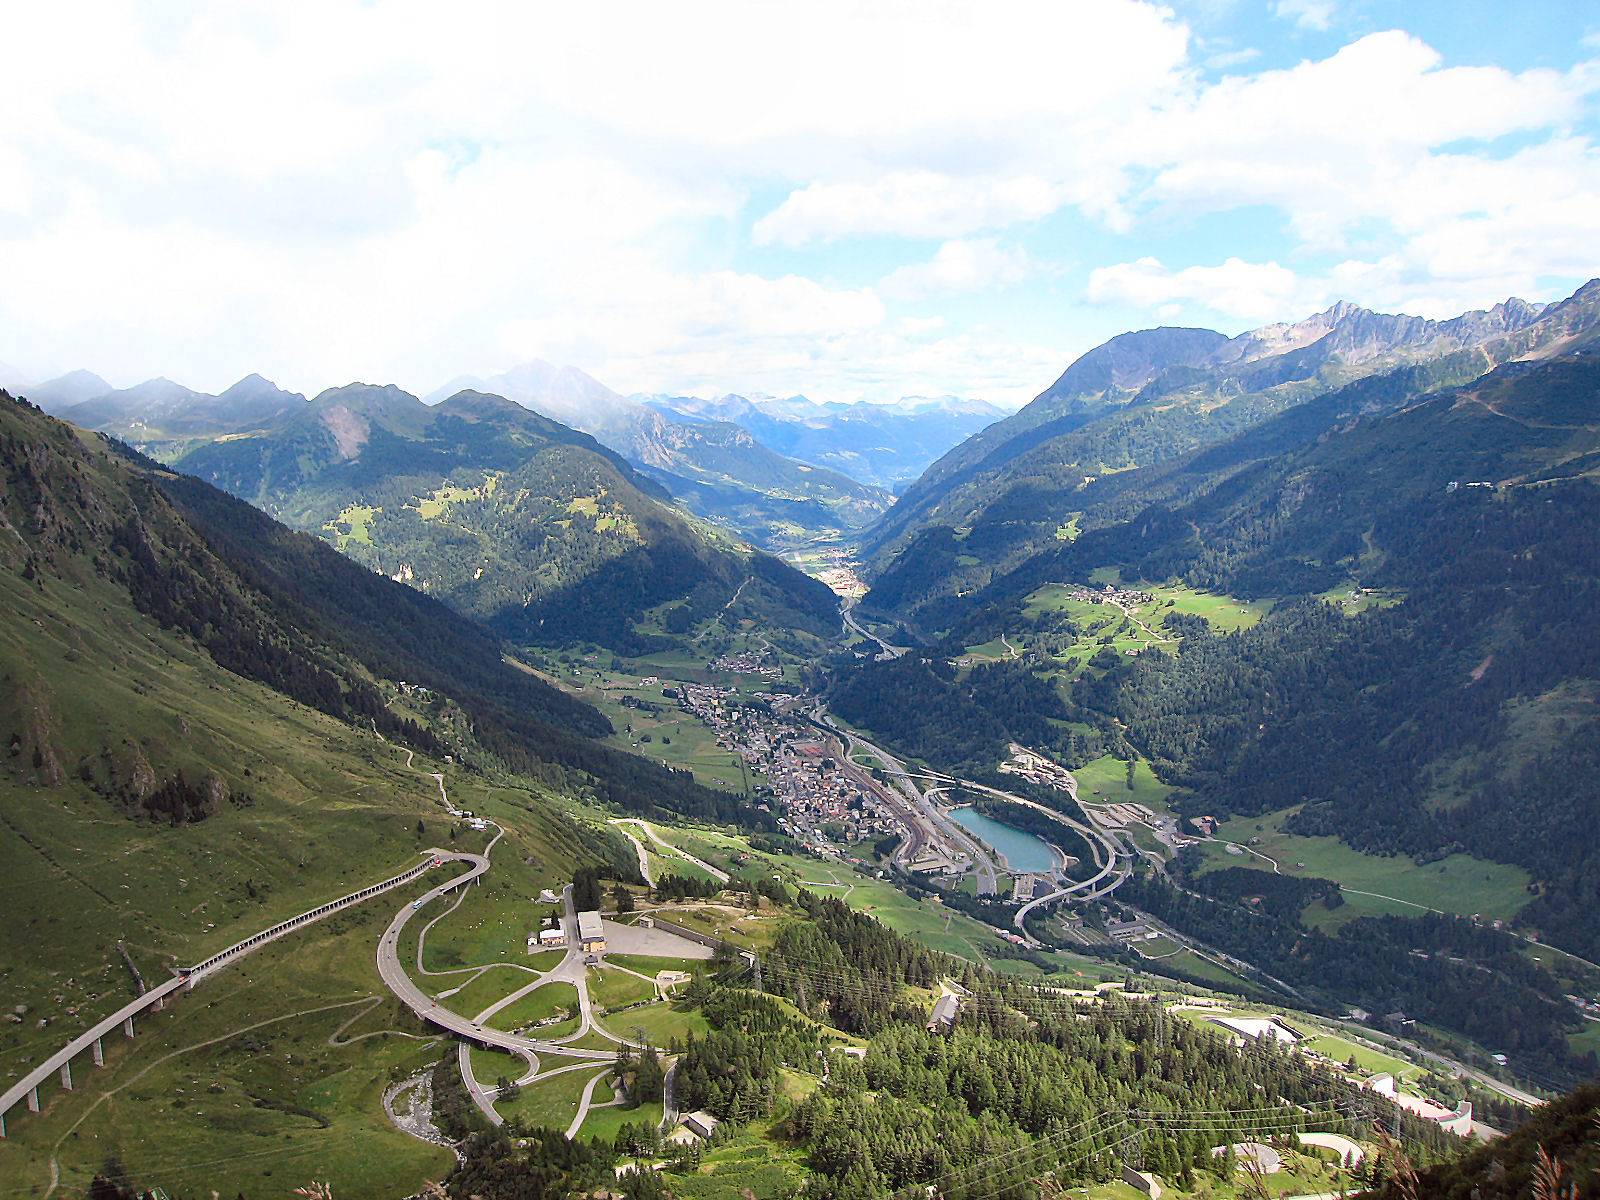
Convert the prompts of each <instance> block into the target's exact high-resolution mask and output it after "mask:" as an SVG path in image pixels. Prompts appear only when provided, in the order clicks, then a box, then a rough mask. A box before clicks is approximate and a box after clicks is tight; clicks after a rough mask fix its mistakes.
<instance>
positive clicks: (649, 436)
mask: <svg viewBox="0 0 1600 1200" xmlns="http://www.w3.org/2000/svg"><path fill="white" fill-rule="evenodd" d="M463 387H470V388H473V389H475V390H477V391H480V392H487V393H492V394H494V395H498V396H505V397H506V398H507V399H510V400H514V401H516V402H517V403H518V404H521V405H523V406H524V407H527V408H530V409H532V410H534V411H535V412H538V413H542V414H543V415H545V416H547V417H550V418H551V419H553V420H556V421H560V422H562V423H563V424H565V425H570V426H572V427H573V428H574V429H581V430H583V431H584V432H585V433H590V434H593V435H594V436H595V437H596V438H597V439H598V440H599V441H601V442H602V443H604V444H605V445H607V446H609V447H611V448H612V449H613V450H616V451H617V452H618V453H619V454H621V455H623V456H624V457H625V458H627V459H628V461H629V462H631V463H633V464H634V465H635V466H636V467H638V468H639V469H640V470H641V471H643V472H644V473H645V474H647V475H649V476H650V477H651V478H652V479H654V480H656V481H657V482H658V483H660V484H661V485H662V486H663V487H664V488H666V490H667V491H668V492H669V493H670V494H671V495H672V496H673V498H674V499H676V500H678V501H679V502H680V503H682V504H683V505H684V506H685V507H686V508H688V509H689V510H690V511H691V512H693V513H695V514H696V515H698V516H702V517H705V518H706V519H708V520H711V521H715V522H716V523H718V524H720V525H723V526H725V527H727V528H729V529H733V530H735V531H736V532H738V533H739V534H740V535H741V536H743V537H747V538H749V539H750V540H751V541H753V542H755V543H756V544H757V545H760V546H764V547H766V548H768V549H772V550H783V549H786V548H789V547H791V546H794V545H797V544H802V543H804V542H807V541H810V540H813V539H814V538H816V537H817V536H819V535H823V536H832V537H835V538H838V537H843V536H846V535H851V534H854V533H856V532H858V531H860V530H861V529H863V528H865V527H866V526H867V525H869V524H871V523H872V522H873V521H874V520H876V519H877V518H878V517H879V516H881V515H882V514H883V513H884V512H885V511H886V510H887V509H888V507H889V505H890V503H891V502H892V501H893V497H892V496H891V495H890V494H889V493H888V492H887V491H885V490H884V489H882V488H879V487H875V486H870V485H868V484H867V483H863V482H860V481H859V480H858V479H857V478H855V477H852V476H851V475H850V474H847V473H843V472H840V471H836V470H830V469H827V468H826V467H819V466H814V465H810V464H808V463H806V462H797V461H795V460H794V459H793V458H792V457H786V456H785V454H784V453H783V452H780V451H775V449H774V448H773V447H772V446H771V445H770V444H768V443H766V442H764V441H763V440H762V439H760V438H758V437H755V436H752V435H751V433H750V431H748V430H747V429H745V428H743V427H741V426H740V425H739V424H736V423H734V422H731V421H724V420H720V419H710V420H704V419H694V420H683V419H681V418H680V417H678V416H677V415H675V414H673V413H671V412H667V411H665V410H662V409H660V408H656V407H651V406H647V405H645V404H643V403H641V402H640V401H639V400H638V399H635V398H630V397H626V396H622V395H619V394H618V393H616V392H614V391H612V390H611V389H610V388H608V387H606V386H605V385H604V384H602V383H601V382H599V381H598V380H596V379H594V378H592V377H591V376H589V375H586V374H584V373H583V372H582V371H580V370H578V369H576V368H575V367H555V366H552V365H551V364H549V363H545V362H539V361H534V362H530V363H524V364H523V365H521V366H519V367H515V368H513V369H511V370H510V371H506V372H505V373H503V374H500V375H493V376H489V377H487V378H479V377H475V376H462V377H460V378H457V379H455V380H452V381H451V382H450V383H448V384H446V385H445V386H444V387H443V388H440V389H438V390H436V391H434V392H431V393H429V394H428V396H427V397H426V399H427V400H428V402H429V403H435V402H438V401H440V400H443V399H444V398H445V397H446V396H447V395H449V394H452V392H453V391H454V390H460V389H461V388H463Z"/></svg>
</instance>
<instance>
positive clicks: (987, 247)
mask: <svg viewBox="0 0 1600 1200" xmlns="http://www.w3.org/2000/svg"><path fill="white" fill-rule="evenodd" d="M1034 269H1035V268H1034V264H1033V263H1032V261H1031V260H1030V259H1029V258H1028V255H1027V254H1026V253H1025V252H1024V251H1022V250H1021V249H1019V248H1018V247H1015V246H1002V245H1001V244H1000V243H999V242H998V241H997V240H996V239H994V238H976V239H971V240H956V241H949V242H945V243H944V244H943V245H942V246H940V247H939V249H938V251H937V252H936V253H935V254H934V256H933V257H932V258H931V259H929V260H928V261H927V262H920V263H910V264H908V265H906V266H903V267H898V268H896V269H895V270H893V271H891V272H890V273H889V274H888V275H886V276H884V278H883V281H882V282H881V283H880V284H879V285H878V290H879V291H880V292H882V293H883V294H884V295H885V296H888V297H891V298H893V299H906V300H916V299H921V298H923V297H927V296H943V295H953V294H960V293H967V292H985V291H990V290H992V289H996V288H1002V287H1009V286H1010V285H1012V284H1015V283H1020V282H1022V281H1023V280H1024V279H1026V278H1028V276H1029V275H1031V274H1033V272H1034Z"/></svg>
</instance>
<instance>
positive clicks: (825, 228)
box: [753, 171, 1065, 246]
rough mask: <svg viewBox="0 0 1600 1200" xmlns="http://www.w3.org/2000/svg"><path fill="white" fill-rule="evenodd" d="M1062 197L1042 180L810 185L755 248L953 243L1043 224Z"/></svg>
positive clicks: (896, 179)
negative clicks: (903, 240) (857, 239)
mask: <svg viewBox="0 0 1600 1200" xmlns="http://www.w3.org/2000/svg"><path fill="white" fill-rule="evenodd" d="M1064 195H1065V191H1064V189H1062V188H1059V187H1057V186H1055V185H1053V184H1049V183H1046V182H1045V181H1044V180H1042V179H1034V178H1026V177H1025V178H1020V179H1003V180H989V179H956V178H951V177H950V176H947V175H940V174H936V173H934V172H932V171H905V172H896V173H894V174H892V175H886V176H884V177H882V178H880V179H876V180H874V181H872V182H871V183H831V184H822V183H814V184H811V185H810V186H809V187H805V188H802V189H801V190H799V191H797V192H793V193H791V194H790V196H789V197H788V198H787V199H786V200H784V202H783V203H782V204H781V205H779V206H778V207H777V208H776V209H774V210H773V211H772V212H770V213H768V214H767V215H766V216H764V217H762V218H761V219H760V220H759V221H757V222H756V224H755V229H754V231H753V237H754V239H755V242H756V244H757V245H770V244H773V243H779V244H782V245H786V246H804V245H806V244H808V243H811V242H825V241H832V240H833V239H835V238H841V237H852V236H860V235H863V234H894V235H897V236H900V237H911V238H941V237H959V236H961V235H962V234H969V233H976V232H979V231H981V230H985V229H1000V228H1005V227H1007V226H1010V225H1015V224H1018V223H1021V222H1025V221H1032V220H1037V219H1038V218H1040V217H1044V216H1048V215H1049V214H1050V213H1052V212H1054V211H1055V210H1056V209H1057V208H1059V207H1060V205H1061V203H1062V200H1063V198H1064Z"/></svg>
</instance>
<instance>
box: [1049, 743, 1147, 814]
mask: <svg viewBox="0 0 1600 1200" xmlns="http://www.w3.org/2000/svg"><path fill="white" fill-rule="evenodd" d="M1072 775H1073V778H1075V779H1076V780H1077V781H1078V796H1079V798H1080V799H1082V800H1084V801H1086V802H1088V803H1091V804H1099V803H1106V804H1144V805H1147V806H1149V807H1150V808H1152V809H1154V810H1155V812H1156V815H1157V816H1160V815H1162V814H1164V813H1166V812H1167V797H1168V796H1170V795H1171V794H1172V789H1171V788H1170V787H1169V786H1167V785H1166V784H1164V783H1162V782H1161V781H1160V780H1159V779H1157V778H1156V775H1155V772H1154V771H1152V770H1151V769H1150V764H1149V763H1147V762H1146V761H1145V760H1144V759H1142V758H1141V759H1136V760H1135V761H1134V766H1133V786H1132V787H1131V788H1130V787H1129V786H1128V763H1127V760H1126V759H1121V758H1113V757H1112V756H1111V755H1109V754H1103V755H1101V756H1100V757H1099V758H1097V759H1095V760H1094V761H1093V762H1088V763H1085V764H1084V765H1083V766H1081V767H1079V768H1077V769H1076V770H1075V771H1073V772H1072Z"/></svg>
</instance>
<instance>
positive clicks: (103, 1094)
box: [0, 884, 454, 1195]
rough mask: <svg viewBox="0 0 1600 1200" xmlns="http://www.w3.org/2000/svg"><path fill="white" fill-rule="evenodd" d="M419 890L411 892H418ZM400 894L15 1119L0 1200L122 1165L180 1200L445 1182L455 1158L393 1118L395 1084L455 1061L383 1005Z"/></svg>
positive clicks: (348, 915)
mask: <svg viewBox="0 0 1600 1200" xmlns="http://www.w3.org/2000/svg"><path fill="white" fill-rule="evenodd" d="M426 886H427V885H426V884H415V885H412V890H413V891H420V890H422V889H423V888H425V887H426ZM405 899H406V894H405V893H394V894H391V895H389V896H385V897H384V898H383V900H382V902H381V903H380V904H377V905H367V906H362V907H360V908H357V909H354V910H350V911H347V912H345V913H341V914H339V915H338V916H337V917H335V918H331V919H330V920H328V921H325V922H321V923H319V924H317V925H314V926H311V927H309V928H308V929H306V930H304V931H302V932H299V933H297V934H295V935H294V936H293V937H292V938H288V939H285V940H284V941H281V942H277V943H273V944H270V945H268V946H267V947H265V948H263V949H262V950H260V951H257V952H256V953H255V954H253V955H251V956H249V957H248V958H246V959H243V960H242V961H241V962H240V963H239V964H238V965H236V966H232V967H229V968H228V969H227V970H225V971H223V972H221V973H219V974H218V975H216V976H215V977H213V978H212V979H209V980H207V981H206V982H204V983H203V984H201V985H200V986H199V987H198V988H196V989H195V991H194V992H193V993H192V994H184V995H181V996H180V998H179V999H178V1000H177V1002H176V1003H174V1004H172V1005H170V1006H169V1007H168V1008H167V1010H166V1011H164V1012H163V1013H160V1014H154V1015H151V1016H148V1017H146V1018H144V1019H143V1020H142V1021H141V1022H140V1023H139V1026H138V1028H139V1033H138V1037H137V1038H135V1039H134V1040H133V1041H124V1040H123V1039H122V1038H120V1037H119V1038H115V1039H108V1040H107V1042H106V1048H107V1051H108V1053H107V1063H106V1067H105V1068H104V1069H102V1070H96V1069H94V1068H93V1067H92V1066H90V1065H89V1064H88V1063H87V1062H85V1063H83V1064H81V1065H80V1066H79V1067H78V1069H77V1071H75V1082H76V1083H77V1090H75V1091H73V1092H61V1091H58V1090H56V1089H55V1088H47V1089H46V1091H45V1097H44V1098H45V1102H46V1107H45V1111H44V1112H43V1113H42V1114H40V1115H38V1116H33V1115H30V1114H26V1113H21V1112H17V1113H13V1114H11V1119H10V1120H9V1121H8V1134H9V1138H8V1140H7V1142H6V1143H5V1144H6V1151H5V1153H4V1155H0V1190H4V1191H5V1192H7V1193H18V1192H31V1191H34V1190H38V1191H40V1192H41V1193H42V1191H43V1190H44V1188H45V1186H46V1184H47V1183H48V1182H49V1179H50V1174H51V1168H50V1160H51V1159H52V1158H55V1159H56V1160H57V1161H58V1162H59V1164H60V1171H61V1186H62V1187H63V1188H64V1189H65V1190H66V1191H67V1192H68V1193H69V1194H70V1193H78V1192H81V1191H83V1190H84V1189H86V1188H87V1186H88V1182H89V1178H90V1176H91V1175H92V1174H93V1173H94V1172H95V1171H96V1170H98V1169H99V1168H100V1167H101V1166H102V1165H103V1163H104V1162H105V1160H106V1158H107V1157H109V1156H112V1155H115V1156H116V1157H117V1158H119V1159H120V1160H121V1161H122V1163H123V1164H124V1166H125V1167H126V1169H127V1170H128V1171H129V1173H130V1174H131V1175H132V1177H133V1178H134V1179H135V1180H136V1181H138V1182H139V1184H140V1185H141V1186H143V1187H150V1186H155V1185H157V1184H159V1185H161V1186H164V1187H166V1188H167V1190H168V1191H169V1192H171V1193H173V1194H179V1193H181V1194H185V1195H203V1194H205V1193H206V1192H208V1191H216V1192H219V1193H221V1194H224V1195H235V1194H237V1193H240V1192H243V1193H245V1194H247V1195H272V1194H284V1193H287V1192H288V1191H289V1190H290V1189H292V1188H293V1187H295V1186H298V1185H300V1184H303V1183H305V1182H307V1181H309V1180H310V1179H312V1178H317V1179H325V1180H330V1181H331V1182H332V1183H333V1185H334V1187H335V1189H336V1190H337V1191H339V1192H342V1193H344V1194H348V1195H386V1194H387V1195H400V1194H409V1193H410V1192H412V1191H414V1190H415V1189H416V1187H417V1185H418V1183H419V1182H420V1181H421V1180H423V1179H426V1178H435V1179H437V1178H440V1177H442V1175H443V1174H444V1173H445V1171H447V1170H448V1169H449V1167H450V1164H451V1159H450V1156H449V1154H448V1153H447V1152H445V1151H443V1150H440V1149H438V1148H436V1147H430V1146H428V1145H426V1144H424V1143H422V1142H419V1141H416V1140H415V1139H412V1138H410V1137H407V1136H406V1135H404V1134H402V1133H400V1131H398V1130H397V1129H395V1128H394V1127H393V1126H392V1125H390V1124H389V1121H388V1119H387V1117H386V1116H385V1115H384V1112H383V1107H382V1104H381V1097H382V1092H383V1089H384V1087H385V1086H386V1084H387V1083H388V1082H390V1081H391V1080H395V1079H400V1078H404V1077H405V1076H407V1075H409V1074H411V1073H413V1072H414V1071H417V1070H420V1069H422V1068H423V1067H425V1066H426V1065H428V1064H429V1063H432V1062H435V1061H437V1060H438V1059H439V1058H440V1057H441V1056H443V1055H445V1054H450V1055H452V1056H453V1053H454V1051H453V1047H451V1046H450V1045H448V1044H446V1043H444V1042H441V1041H439V1040H437V1039H435V1038H434V1037H433V1036H432V1035H431V1034H429V1033H428V1032H427V1031H426V1030H424V1029H423V1028H421V1027H420V1025H419V1023H418V1022H416V1021H415V1020H414V1019H413V1018H412V1017H411V1016H410V1014H409V1013H407V1012H406V1011H405V1010H404V1009H403V1008H402V1007H401V1006H400V1005H399V1004H398V1002H397V1001H395V1000H393V999H392V998H390V996H389V993H388V991H387V989H386V988H384V986H383V984H382V982H381V981H380V980H379V978H378V975H377V968H376V965H375V963H374V962H373V956H372V947H373V945H375V944H376V942H377V939H378V936H379V935H380V934H381V932H382V930H383V928H384V926H385V925H386V924H387V923H388V921H389V919H390V917H391V916H392V914H393V910H394V907H395V906H396V904H398V903H403V902H404V900H405Z"/></svg>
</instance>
